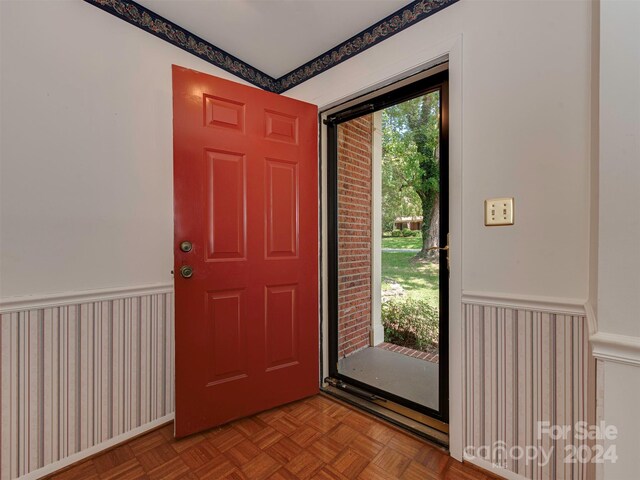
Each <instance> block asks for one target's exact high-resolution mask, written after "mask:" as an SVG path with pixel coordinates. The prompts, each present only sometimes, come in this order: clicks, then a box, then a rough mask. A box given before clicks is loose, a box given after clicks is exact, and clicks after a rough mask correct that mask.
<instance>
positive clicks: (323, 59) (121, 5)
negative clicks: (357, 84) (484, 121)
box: [85, 0, 458, 93]
mask: <svg viewBox="0 0 640 480" xmlns="http://www.w3.org/2000/svg"><path fill="white" fill-rule="evenodd" d="M457 1H458V0H415V1H413V2H411V3H410V4H409V5H407V6H405V7H403V8H401V9H399V10H397V11H396V12H394V13H392V14H391V15H389V16H387V17H386V18H384V19H382V20H380V21H379V22H377V23H375V24H373V25H371V26H370V27H369V28H367V29H365V30H363V31H362V32H360V33H358V34H357V35H354V36H353V37H351V38H350V39H348V40H346V41H344V42H342V43H340V44H339V45H337V46H335V47H334V48H332V49H331V50H328V51H327V52H325V53H323V54H322V55H319V56H317V57H316V58H314V59H312V60H310V61H308V62H307V63H305V64H304V65H301V66H300V67H298V68H295V69H294V70H292V71H291V72H289V73H287V74H285V75H283V76H282V77H280V78H278V79H275V78H273V77H271V76H269V75H267V74H266V73H264V72H262V71H260V70H258V69H257V68H255V67H252V66H251V65H249V64H248V63H246V62H243V61H242V60H240V59H239V58H237V57H234V56H233V55H231V54H230V53H227V52H225V51H224V50H222V49H221V48H218V47H216V46H215V45H213V44H211V43H209V42H207V41H206V40H203V39H202V38H200V37H198V36H197V35H194V34H193V33H191V32H189V31H188V30H185V29H184V28H182V27H180V26H178V25H176V24H175V23H173V22H171V21H169V20H167V19H166V18H164V17H162V16H160V15H158V14H157V13H154V12H153V11H151V10H149V9H148V8H145V7H143V6H142V5H140V4H138V3H136V2H134V1H133V0H85V2H87V3H89V4H91V5H94V6H96V7H98V8H100V9H102V10H104V11H105V12H108V13H110V14H112V15H115V16H116V17H118V18H120V19H122V20H124V21H126V22H128V23H130V24H132V25H135V26H136V27H138V28H141V29H142V30H145V31H146V32H148V33H151V34H152V35H155V36H156V37H158V38H160V39H162V40H164V41H166V42H169V43H171V44H172V45H175V46H176V47H179V48H181V49H183V50H185V51H187V52H189V53H191V54H193V55H195V56H197V57H199V58H201V59H203V60H205V61H206V62H209V63H211V64H212V65H215V66H216V67H219V68H222V69H223V70H226V71H227V72H229V73H231V74H233V75H236V76H237V77H239V78H242V79H243V80H245V81H247V82H249V83H251V84H253V85H255V86H257V87H260V88H262V89H264V90H267V91H269V92H273V93H283V92H285V91H286V90H289V89H291V88H293V87H295V86H296V85H300V84H301V83H303V82H306V81H307V80H309V79H311V78H313V77H315V76H316V75H319V74H321V73H323V72H325V71H327V70H329V69H330V68H333V67H335V66H336V65H338V64H340V63H342V62H344V61H345V60H348V59H349V58H352V57H354V56H355V55H358V54H359V53H362V52H364V51H365V50H367V49H368V48H371V47H373V46H374V45H377V44H378V43H380V42H382V41H384V40H386V39H387V38H389V37H392V36H393V35H395V34H396V33H399V32H401V31H402V30H404V29H405V28H408V27H410V26H411V25H414V24H416V23H418V22H419V21H421V20H424V19H425V18H427V17H429V16H431V15H433V14H434V13H436V12H439V11H440V10H442V9H444V8H446V7H448V6H449V5H452V4H454V3H456V2H457Z"/></svg>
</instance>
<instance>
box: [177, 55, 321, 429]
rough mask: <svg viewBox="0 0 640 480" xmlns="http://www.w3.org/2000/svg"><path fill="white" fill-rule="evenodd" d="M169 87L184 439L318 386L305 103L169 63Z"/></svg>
mask: <svg viewBox="0 0 640 480" xmlns="http://www.w3.org/2000/svg"><path fill="white" fill-rule="evenodd" d="M173 88H174V214H175V232H174V233H175V238H174V240H175V242H174V248H175V250H174V257H175V274H176V275H175V292H176V306H175V310H176V315H175V329H176V435H177V436H184V435H188V434H190V433H194V432H196V431H199V430H203V429H206V428H210V427H212V426H215V425H219V424H222V423H226V422H228V421H230V420H233V419H235V418H240V417H243V416H246V415H250V414H253V413H256V412H258V411H261V410H265V409H268V408H272V407H274V406H277V405H280V404H283V403H286V402H290V401H293V400H296V399H299V398H302V397H305V396H308V395H312V394H314V393H316V392H317V391H318V378H319V377H318V356H319V351H318V349H319V346H318V270H317V264H318V234H317V232H318V222H317V209H318V197H317V195H318V191H317V109H316V107H315V106H313V105H309V104H306V103H303V102H299V101H296V100H292V99H289V98H286V97H282V96H279V95H275V94H272V93H268V92H264V91H261V90H258V89H256V88H253V87H246V86H243V85H239V84H237V83H234V82H230V81H226V80H222V79H219V78H216V77H212V76H209V75H205V74H202V73H198V72H195V71H192V70H187V69H183V68H180V67H175V66H174V68H173ZM183 241H190V242H192V244H193V248H192V250H191V251H188V252H184V251H182V250H181V248H180V244H181V242H183ZM185 265H189V266H191V267H193V276H191V277H190V278H184V277H183V276H181V274H180V271H181V270H180V269H181V267H183V266H185Z"/></svg>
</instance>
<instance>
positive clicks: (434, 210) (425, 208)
mask: <svg viewBox="0 0 640 480" xmlns="http://www.w3.org/2000/svg"><path fill="white" fill-rule="evenodd" d="M421 230H422V248H421V249H420V252H419V253H418V254H417V255H416V257H419V258H422V259H429V260H435V259H437V258H438V250H429V248H431V247H437V246H439V245H438V239H439V236H440V195H439V194H438V193H437V192H435V193H434V194H433V198H432V199H428V200H427V201H423V202H422V229H421Z"/></svg>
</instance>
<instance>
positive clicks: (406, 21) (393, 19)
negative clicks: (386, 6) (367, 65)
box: [277, 0, 458, 93]
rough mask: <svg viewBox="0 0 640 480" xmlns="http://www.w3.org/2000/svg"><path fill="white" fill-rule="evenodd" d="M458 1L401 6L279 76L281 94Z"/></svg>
mask: <svg viewBox="0 0 640 480" xmlns="http://www.w3.org/2000/svg"><path fill="white" fill-rule="evenodd" d="M457 1H458V0H416V1H414V2H411V3H410V4H409V5H407V6H405V7H402V8H401V9H400V10H397V11H396V12H394V13H392V14H391V15H389V16H388V17H386V18H383V19H382V20H380V21H379V22H377V23H374V24H373V25H371V26H370V27H369V28H366V29H364V30H363V31H362V32H360V33H358V34H357V35H354V36H353V37H351V38H350V39H349V40H346V41H344V42H342V43H341V44H339V45H337V46H335V47H333V48H332V49H331V50H328V51H327V52H325V53H323V54H322V55H318V56H317V57H316V58H314V59H313V60H310V61H308V62H307V63H305V64H304V65H302V66H300V67H298V68H296V69H294V70H292V71H291V72H289V73H287V74H285V75H283V76H282V77H280V78H279V79H278V80H277V81H278V84H279V88H280V91H279V93H281V92H284V91H286V90H289V89H290V88H293V87H295V86H296V85H300V84H301V83H303V82H306V81H307V80H309V79H311V78H313V77H315V76H316V75H319V74H321V73H323V72H326V71H327V70H329V69H330V68H333V67H335V66H336V65H339V64H340V63H342V62H344V61H345V60H349V59H350V58H352V57H354V56H356V55H358V54H359V53H362V52H364V51H365V50H367V49H369V48H371V47H373V46H374V45H377V44H378V43H380V42H382V41H384V40H386V39H387V38H390V37H392V36H393V35H395V34H396V33H400V32H401V31H402V30H404V29H405V28H408V27H410V26H411V25H414V24H416V23H418V22H419V21H421V20H424V19H425V18H427V17H430V16H431V15H433V14H434V13H436V12H439V11H440V10H443V9H444V8H446V7H448V6H449V5H452V4H454V3H456V2H457Z"/></svg>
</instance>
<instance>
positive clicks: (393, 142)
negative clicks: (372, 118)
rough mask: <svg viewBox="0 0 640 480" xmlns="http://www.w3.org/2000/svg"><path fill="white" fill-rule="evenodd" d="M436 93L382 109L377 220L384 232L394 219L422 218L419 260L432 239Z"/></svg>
mask: <svg viewBox="0 0 640 480" xmlns="http://www.w3.org/2000/svg"><path fill="white" fill-rule="evenodd" d="M439 111H440V98H439V93H438V92H432V93H429V94H427V95H423V96H421V97H417V98H414V99H412V100H408V101H406V102H403V103H399V104H397V105H393V106H391V107H388V108H386V109H385V110H383V111H382V134H383V141H382V145H383V152H382V155H383V157H382V158H383V161H382V210H383V212H382V219H383V228H384V229H385V230H387V229H391V228H392V227H393V220H394V218H395V217H396V216H414V215H422V217H423V224H422V236H423V247H422V251H421V253H420V255H421V256H425V255H426V254H427V250H426V249H427V248H428V247H429V246H432V245H435V244H437V241H438V238H437V237H438V228H437V226H438V220H439V219H438V193H439V184H440V167H439V140H440V131H439V118H438V116H439Z"/></svg>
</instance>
